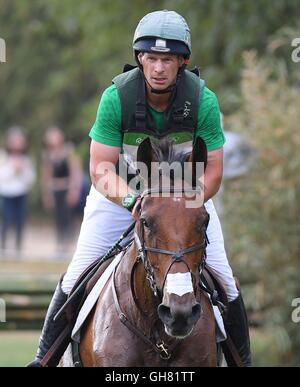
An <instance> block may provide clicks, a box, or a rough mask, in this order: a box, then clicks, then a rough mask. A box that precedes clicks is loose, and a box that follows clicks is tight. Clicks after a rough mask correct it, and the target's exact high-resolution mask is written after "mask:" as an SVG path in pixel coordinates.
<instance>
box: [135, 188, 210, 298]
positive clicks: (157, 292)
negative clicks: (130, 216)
mask: <svg viewBox="0 0 300 387" xmlns="http://www.w3.org/2000/svg"><path fill="white" fill-rule="evenodd" d="M164 192H168V193H177V192H181V193H188V192H190V193H191V192H192V193H195V194H197V193H200V189H194V188H184V189H183V188H182V189H179V188H170V187H169V188H168V189H164V188H154V189H153V188H152V189H148V190H145V191H144V192H143V194H142V195H141V201H143V199H144V198H145V197H146V196H149V195H151V194H161V193H164ZM139 223H140V230H141V233H140V235H138V233H137V232H135V242H136V244H137V247H138V253H139V255H138V259H139V260H141V261H142V262H143V264H144V268H145V271H146V278H147V280H148V281H149V284H150V288H151V289H152V291H153V294H154V296H156V297H160V298H162V295H163V291H164V286H165V283H166V279H167V275H168V273H169V272H170V270H171V267H172V266H173V265H174V263H176V262H183V263H184V264H185V265H186V266H187V268H188V271H189V272H190V273H191V274H192V272H191V270H190V267H189V265H188V263H187V262H186V260H185V256H186V254H189V253H192V252H194V251H198V250H199V251H201V250H202V259H201V263H200V265H199V272H200V275H201V273H202V271H203V268H204V266H205V260H206V246H207V244H208V243H209V241H208V238H207V234H206V230H205V238H204V241H203V242H202V243H199V244H195V245H194V246H191V247H187V248H185V249H183V250H178V251H174V250H165V249H159V248H156V247H149V246H146V245H145V238H144V236H145V219H143V218H141V219H140V220H139ZM148 252H150V253H156V254H165V255H171V257H172V259H171V263H170V264H169V266H168V269H167V271H166V274H165V275H164V279H163V285H162V288H161V289H159V288H158V286H157V284H156V281H155V276H154V269H153V267H152V265H151V262H150V259H149V257H148V254H147V253H148Z"/></svg>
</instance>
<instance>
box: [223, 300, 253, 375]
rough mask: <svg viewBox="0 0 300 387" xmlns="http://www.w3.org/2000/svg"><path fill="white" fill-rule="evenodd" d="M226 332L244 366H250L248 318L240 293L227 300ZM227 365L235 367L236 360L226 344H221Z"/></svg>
mask: <svg viewBox="0 0 300 387" xmlns="http://www.w3.org/2000/svg"><path fill="white" fill-rule="evenodd" d="M224 322H225V328H226V332H227V333H228V335H229V336H230V338H231V340H232V341H233V344H234V345H235V347H236V349H237V352H238V354H239V356H240V358H241V361H242V363H243V365H244V367H251V351H250V338H249V327H248V319H247V314H246V309H245V305H244V302H243V298H242V295H241V294H239V296H238V297H237V298H236V299H235V300H233V301H231V302H229V304H228V311H227V315H226V318H225V321H224ZM222 347H223V352H224V355H225V359H226V362H227V365H228V367H237V364H236V361H235V359H234V358H233V356H232V354H231V352H230V351H229V349H228V347H227V346H226V345H224V346H222Z"/></svg>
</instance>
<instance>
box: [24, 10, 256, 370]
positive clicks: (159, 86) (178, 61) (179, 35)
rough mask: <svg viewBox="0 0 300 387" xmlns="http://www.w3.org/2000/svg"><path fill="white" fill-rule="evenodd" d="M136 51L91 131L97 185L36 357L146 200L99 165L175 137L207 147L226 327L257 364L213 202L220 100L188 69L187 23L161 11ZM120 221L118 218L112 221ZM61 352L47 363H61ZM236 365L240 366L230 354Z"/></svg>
mask: <svg viewBox="0 0 300 387" xmlns="http://www.w3.org/2000/svg"><path fill="white" fill-rule="evenodd" d="M133 50H134V56H135V60H136V62H137V65H138V66H137V67H136V68H131V69H130V70H128V71H126V72H124V73H123V74H120V75H118V76H117V77H115V78H114V79H113V84H112V85H111V86H110V87H108V88H107V89H106V90H105V91H104V93H103V95H102V98H101V101H100V104H99V108H98V112H97V117H96V121H95V123H94V125H93V127H92V129H91V131H90V137H91V139H92V141H91V147H90V172H91V178H92V183H93V184H92V187H91V190H90V194H89V196H88V198H87V203H86V208H85V214H84V219H83V222H82V226H81V231H80V236H79V240H78V244H77V249H76V252H75V255H74V257H73V259H72V261H71V263H70V265H69V267H68V270H67V272H66V274H65V275H64V277H63V279H62V280H61V281H60V283H59V284H58V286H57V288H56V290H55V293H54V296H53V299H52V301H51V304H50V306H49V309H48V313H47V316H46V319H45V323H44V327H43V331H42V334H41V338H40V343H39V348H38V351H37V354H36V359H35V360H34V361H33V362H32V363H30V366H37V367H38V366H40V365H41V360H42V359H43V357H44V356H45V354H46V353H47V352H48V350H49V348H50V347H51V345H52V344H53V343H54V341H55V340H56V338H57V337H58V336H59V335H60V334H61V332H62V331H63V329H64V327H65V325H66V324H67V316H66V314H62V315H61V316H60V318H59V319H56V320H55V321H54V320H53V317H54V316H55V315H56V313H57V311H58V310H59V309H60V308H61V307H62V305H63V304H64V303H65V302H66V300H67V297H68V294H69V293H70V291H71V289H72V288H73V286H74V284H75V282H76V280H77V279H78V277H79V276H80V275H81V273H82V272H83V271H84V270H85V269H86V268H87V267H88V266H89V265H90V264H91V263H93V262H94V261H95V260H97V259H98V258H99V257H100V256H103V255H104V254H105V253H106V251H107V250H108V249H109V248H110V247H111V245H112V244H113V242H114V241H115V240H117V239H118V238H119V236H120V235H121V234H122V232H123V231H124V230H125V229H126V228H127V227H128V226H129V225H130V224H131V222H132V220H133V219H137V218H138V205H139V198H138V195H137V194H136V193H135V192H134V190H133V189H132V188H131V187H130V186H129V185H128V181H125V180H124V179H122V178H121V176H120V175H118V174H117V173H116V172H114V171H113V170H110V171H109V172H108V178H109V181H111V182H112V183H111V184H108V186H105V187H104V184H101V176H100V175H99V169H98V166H99V165H101V163H103V162H110V163H113V164H114V165H115V164H117V162H118V159H119V155H120V153H121V152H122V153H123V154H124V157H125V159H126V160H129V161H130V160H131V161H132V160H133V161H134V157H136V150H137V147H138V145H139V144H140V142H141V140H143V139H145V138H147V137H150V138H154V139H161V138H163V137H164V136H166V135H168V137H173V139H174V141H175V143H176V146H178V147H179V148H182V149H187V147H190V148H191V149H192V145H193V143H195V139H196V138H197V137H201V138H202V139H203V140H204V142H205V143H206V147H207V150H208V160H207V166H206V171H205V176H204V178H205V180H204V182H205V188H204V201H205V208H206V210H207V212H208V213H209V215H210V222H209V225H208V228H207V236H208V239H209V242H210V244H209V245H208V246H207V251H206V254H207V258H206V264H207V266H208V267H209V268H210V270H211V271H212V272H213V274H214V276H215V278H216V279H217V280H218V281H219V282H220V283H221V284H222V285H223V287H224V289H225V291H226V294H227V298H228V301H229V304H228V310H227V317H226V321H225V324H226V330H227V332H228V334H229V335H230V337H231V339H232V341H233V343H234V344H235V347H236V349H237V351H238V353H239V355H240V358H241V360H242V362H243V364H244V366H250V365H251V354H250V340H249V331H248V324H247V316H246V312H245V308H244V303H243V300H242V296H241V294H240V292H239V291H238V289H237V287H236V283H235V280H234V277H233V274H232V270H231V268H230V266H229V263H228V260H227V256H226V252H225V248H224V241H223V235H222V230H221V226H220V222H219V219H218V216H217V213H216V210H215V208H214V205H213V202H212V197H213V196H214V195H215V194H216V193H217V191H218V190H219V187H220V183H221V179H222V172H223V145H224V143H225V138H224V134H223V131H222V127H221V123H220V110H219V105H218V101H217V97H216V95H215V94H214V93H213V92H212V91H211V90H210V89H208V88H207V87H206V86H205V85H204V81H203V80H200V79H199V77H198V76H197V75H196V74H194V73H192V72H190V71H188V70H187V69H186V66H187V64H188V61H189V58H190V55H191V36H190V30H189V27H188V25H187V23H186V21H185V19H184V18H183V17H182V16H180V15H179V14H177V13H176V12H174V11H166V10H164V11H156V12H152V13H149V14H147V15H146V16H145V17H143V18H142V20H141V21H140V22H139V24H138V26H137V28H136V31H135V34H134V38H133ZM116 182H117V184H116ZM113 220H114V221H113ZM60 355H61V354H57V356H56V357H55V358H52V361H51V362H50V363H49V364H48V365H49V366H56V365H57V363H58V361H59V357H60ZM225 358H226V361H227V364H228V365H229V366H235V364H236V363H235V361H234V358H233V357H232V355H231V353H230V352H229V351H227V350H225Z"/></svg>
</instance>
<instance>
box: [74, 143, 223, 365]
mask: <svg viewBox="0 0 300 387" xmlns="http://www.w3.org/2000/svg"><path fill="white" fill-rule="evenodd" d="M200 140H201V139H199V140H197V141H196V142H195V144H194V147H193V151H192V153H190V154H189V157H188V158H187V155H186V154H183V153H180V154H178V153H176V152H175V151H174V149H173V147H172V144H170V143H168V142H167V143H164V145H163V144H162V145H155V146H154V145H153V144H151V141H150V140H144V141H143V142H142V143H141V144H140V146H139V148H138V152H137V159H138V161H142V162H144V163H145V164H146V165H147V168H148V171H150V170H151V165H152V164H151V163H152V162H153V161H158V162H163V161H167V162H168V163H172V162H174V161H180V162H181V163H182V162H183V161H190V164H191V166H192V171H193V181H194V182H195V181H198V177H197V176H196V175H195V171H196V168H195V165H196V163H197V162H199V161H201V162H205V160H206V157H207V154H206V147H205V144H204V143H203V141H202V140H201V141H200ZM156 183H157V182H156ZM156 183H155V182H153V181H152V182H151V186H150V189H149V190H146V191H145V192H144V193H143V194H142V199H141V208H140V217H139V220H138V221H137V222H136V225H135V230H134V241H133V243H132V244H131V246H130V247H129V248H128V250H127V251H126V252H125V254H124V256H123V257H122V259H121V261H120V263H119V264H118V266H117V268H116V269H115V271H114V273H113V275H112V276H111V278H110V279H109V281H108V282H107V283H106V285H105V287H104V289H103V290H102V293H101V295H100V297H99V299H98V302H97V304H96V306H95V308H94V310H93V312H92V313H91V315H90V317H89V319H88V321H87V322H86V324H85V326H84V328H83V331H82V335H81V337H82V339H81V343H80V356H81V360H82V364H83V366H86V367H147V366H153V367H183V366H184V367H201V366H205V367H207V366H217V346H216V323H215V319H214V314H213V310H212V306H211V303H210V300H209V298H208V296H207V294H206V293H205V292H203V291H202V290H201V289H200V287H199V279H200V271H201V270H202V268H203V264H204V261H205V247H206V240H207V239H206V228H207V225H208V221H209V215H208V213H207V212H206V210H205V207H204V206H203V205H202V206H198V208H187V206H186V201H187V192H183V193H182V195H181V196H180V197H177V196H176V195H175V190H173V191H172V188H171V194H170V195H169V197H164V195H163V193H164V192H165V191H164V187H163V186H160V185H159V184H158V185H157V184H156ZM188 192H189V193H190V194H191V193H193V192H194V193H195V192H196V190H195V187H190V189H189V190H188ZM151 193H152V194H153V193H156V194H158V195H151ZM189 197H190V196H189ZM116 221H117V220H116Z"/></svg>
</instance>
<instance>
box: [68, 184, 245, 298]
mask: <svg viewBox="0 0 300 387" xmlns="http://www.w3.org/2000/svg"><path fill="white" fill-rule="evenodd" d="M205 208H206V210H207V212H208V213H209V215H210V221H209V225H208V228H207V236H208V239H209V242H210V244H209V245H208V246H207V249H206V253H207V261H206V262H207V266H208V267H209V268H210V269H211V270H212V271H213V272H214V274H215V276H216V277H217V279H218V280H219V281H220V282H221V283H222V284H223V286H224V288H225V291H226V293H227V297H228V300H229V301H232V300H234V299H235V298H236V297H237V296H238V290H237V288H236V285H235V280H234V278H233V274H232V270H231V268H230V266H229V263H228V260H227V256H226V252H225V248H224V240H223V234H222V229H221V225H220V221H219V218H218V215H217V213H216V210H215V207H214V204H213V202H212V200H209V201H207V202H206V203H205ZM132 221H133V219H132V217H131V214H130V212H129V211H127V210H126V209H123V208H122V207H120V206H118V205H116V204H114V203H113V202H111V201H110V200H108V199H106V198H105V197H104V196H102V195H101V194H100V193H99V192H97V191H96V189H95V188H94V187H93V186H92V188H91V191H90V194H89V196H88V197H87V202H86V207H85V210H84V218H83V222H82V225H81V230H80V235H79V238H78V242H77V248H76V251H75V254H74V257H73V259H72V261H71V263H70V265H69V267H68V270H67V273H66V274H65V276H64V279H63V282H62V290H63V291H64V292H65V293H66V294H69V293H70V291H71V289H72V288H73V286H74V284H75V282H76V280H77V279H78V277H79V276H80V275H81V274H82V272H83V271H84V270H85V269H86V268H87V267H88V266H89V265H90V264H92V263H93V262H94V261H95V260H96V259H97V258H99V257H101V256H102V255H104V254H105V253H106V252H107V250H108V249H109V248H110V247H111V246H112V245H113V243H115V242H116V241H117V240H118V239H119V237H120V236H121V235H122V233H123V232H124V231H125V230H126V229H127V228H128V227H129V225H130V224H131V222H132Z"/></svg>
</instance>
